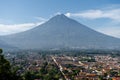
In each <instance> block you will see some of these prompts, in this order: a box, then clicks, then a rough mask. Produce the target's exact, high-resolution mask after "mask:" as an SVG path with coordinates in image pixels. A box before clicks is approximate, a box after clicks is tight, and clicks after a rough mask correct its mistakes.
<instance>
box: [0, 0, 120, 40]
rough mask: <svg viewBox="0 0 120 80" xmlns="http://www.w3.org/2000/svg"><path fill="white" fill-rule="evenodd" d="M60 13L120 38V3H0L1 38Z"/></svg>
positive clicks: (37, 0) (93, 0)
mask: <svg viewBox="0 0 120 80" xmlns="http://www.w3.org/2000/svg"><path fill="white" fill-rule="evenodd" d="M59 13H62V14H65V15H66V16H68V17H70V18H73V19H75V20H77V21H79V22H80V23H82V24H84V25H87V26H88V27H90V28H92V29H94V30H97V31H99V32H102V33H104V34H108V35H111V36H115V37H119V38H120V0H0V35H7V34H13V33H17V32H21V31H25V30H29V29H31V28H34V27H35V26H38V25H40V24H42V23H44V22H45V21H47V20H48V19H49V18H51V17H52V16H54V15H56V14H59Z"/></svg>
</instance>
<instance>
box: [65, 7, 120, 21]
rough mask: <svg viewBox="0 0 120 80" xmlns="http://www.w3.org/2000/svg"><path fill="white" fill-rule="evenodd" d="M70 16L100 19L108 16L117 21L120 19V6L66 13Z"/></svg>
mask: <svg viewBox="0 0 120 80" xmlns="http://www.w3.org/2000/svg"><path fill="white" fill-rule="evenodd" d="M65 15H66V16H68V17H78V18H86V19H99V18H108V19H112V20H116V21H120V8H118V9H111V10H100V9H97V10H87V11H83V12H78V13H66V14H65Z"/></svg>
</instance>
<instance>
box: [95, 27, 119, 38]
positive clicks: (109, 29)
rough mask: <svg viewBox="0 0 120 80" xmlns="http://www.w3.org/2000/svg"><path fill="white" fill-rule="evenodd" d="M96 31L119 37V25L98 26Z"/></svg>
mask: <svg viewBox="0 0 120 80" xmlns="http://www.w3.org/2000/svg"><path fill="white" fill-rule="evenodd" d="M97 31H99V32H102V33H105V34H107V35H111V36H114V37H117V38H120V27H105V28H99V29H97Z"/></svg>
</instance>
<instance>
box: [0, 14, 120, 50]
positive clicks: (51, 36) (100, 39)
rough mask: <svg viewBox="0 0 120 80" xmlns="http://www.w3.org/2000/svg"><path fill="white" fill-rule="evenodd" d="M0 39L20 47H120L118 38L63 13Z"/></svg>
mask: <svg viewBox="0 0 120 80" xmlns="http://www.w3.org/2000/svg"><path fill="white" fill-rule="evenodd" d="M2 40H4V41H5V42H7V43H9V44H11V45H13V46H16V47H19V48H21V49H54V48H78V49H118V48H120V39H118V38H114V37H111V36H107V35H105V34H102V33H99V32H97V31H94V30H92V29H90V28H88V27H86V26H85V25H83V24H81V23H79V22H77V21H75V20H73V19H70V18H68V17H66V16H65V15H63V14H61V15H56V16H54V17H53V18H51V19H50V20H49V21H47V22H46V23H44V24H42V25H40V26H37V27H35V28H33V29H31V30H28V31H25V32H21V33H17V34H13V35H8V36H4V37H2Z"/></svg>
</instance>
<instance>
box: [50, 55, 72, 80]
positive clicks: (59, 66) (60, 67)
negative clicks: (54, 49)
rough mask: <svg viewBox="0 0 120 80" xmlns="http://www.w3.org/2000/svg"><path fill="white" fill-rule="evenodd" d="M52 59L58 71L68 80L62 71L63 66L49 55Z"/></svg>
mask: <svg viewBox="0 0 120 80" xmlns="http://www.w3.org/2000/svg"><path fill="white" fill-rule="evenodd" d="M51 58H52V60H53V61H54V62H55V64H56V65H57V66H58V68H59V70H60V72H61V73H62V75H63V76H64V78H65V80H70V79H68V78H67V76H66V75H65V74H64V72H63V67H62V66H61V65H60V64H59V63H58V62H57V60H56V59H55V57H54V56H51Z"/></svg>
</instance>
